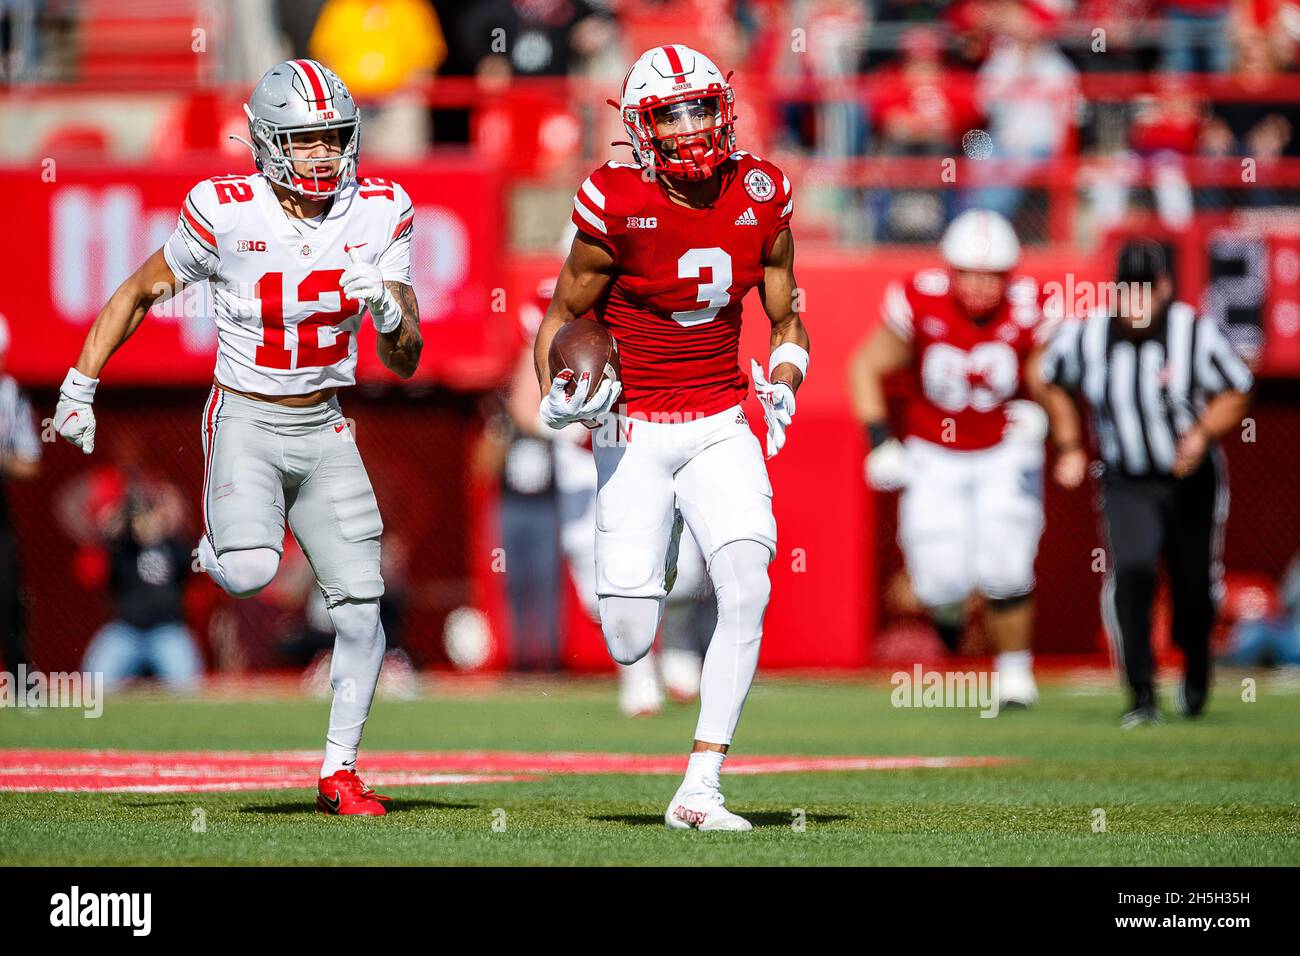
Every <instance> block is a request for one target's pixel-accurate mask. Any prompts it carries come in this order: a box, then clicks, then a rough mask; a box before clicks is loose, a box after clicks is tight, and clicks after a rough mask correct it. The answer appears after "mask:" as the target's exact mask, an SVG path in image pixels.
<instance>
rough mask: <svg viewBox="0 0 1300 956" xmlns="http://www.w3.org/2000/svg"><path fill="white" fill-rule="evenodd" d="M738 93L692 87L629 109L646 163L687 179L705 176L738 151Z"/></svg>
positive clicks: (635, 138) (630, 125) (627, 113)
mask: <svg viewBox="0 0 1300 956" xmlns="http://www.w3.org/2000/svg"><path fill="white" fill-rule="evenodd" d="M733 103H734V94H733V92H732V90H731V88H730V87H727V88H726V89H722V88H716V87H710V88H709V89H707V90H704V91H701V90H687V91H685V92H683V93H678V94H676V95H674V96H669V97H664V98H654V99H653V100H650V101H643V102H642V103H641V105H640V106H638V107H628V108H627V109H625V110H624V117H623V118H624V123H625V124H626V126H627V128H628V132H629V133H630V134H631V135H632V137H633V141H634V147H635V149H636V150H637V153H638V155H639V157H640V158H641V159H642V161H643V164H644V165H651V166H653V168H654V170H655V172H658V173H664V174H666V175H669V176H677V177H680V178H682V179H687V180H696V181H698V180H704V179H708V178H709V176H711V175H712V174H713V170H714V169H715V168H716V167H717V166H718V165H719V164H720V163H721V162H722V161H723V160H724V159H726V158H727V156H728V155H729V154H730V153H731V152H732V150H734V149H735V117H734V115H733V112H732V110H733Z"/></svg>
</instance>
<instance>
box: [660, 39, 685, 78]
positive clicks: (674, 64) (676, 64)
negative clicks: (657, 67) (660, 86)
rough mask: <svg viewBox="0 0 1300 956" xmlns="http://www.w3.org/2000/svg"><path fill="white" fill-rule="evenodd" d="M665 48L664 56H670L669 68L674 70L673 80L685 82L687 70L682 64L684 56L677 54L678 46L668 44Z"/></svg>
mask: <svg viewBox="0 0 1300 956" xmlns="http://www.w3.org/2000/svg"><path fill="white" fill-rule="evenodd" d="M663 50H664V56H666V57H668V69H670V70H672V71H673V74H674V75H673V80H674V81H675V82H677V83H685V82H686V70H685V68H683V66H682V58H681V57H680V56H678V55H677V47H675V46H666V47H664V48H663Z"/></svg>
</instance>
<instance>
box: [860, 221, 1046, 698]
mask: <svg viewBox="0 0 1300 956" xmlns="http://www.w3.org/2000/svg"><path fill="white" fill-rule="evenodd" d="M940 252H941V253H942V255H943V258H944V260H945V262H946V263H947V265H948V268H947V269H926V270H923V271H921V272H918V273H916V274H915V275H913V276H912V277H910V278H909V279H908V280H906V281H904V282H893V283H891V284H890V285H889V286H888V288H887V289H886V290H885V296H884V304H883V307H882V309H883V317H884V322H883V323H882V324H881V326H880V327H879V328H877V329H876V331H875V333H874V334H873V335H872V336H871V337H870V338H869V339H868V340H867V341H866V342H865V343H864V345H863V347H862V349H861V350H860V351H859V353H858V355H857V356H856V358H855V361H854V373H853V391H854V395H853V399H854V410H855V413H856V414H857V417H858V419H859V421H861V422H862V423H863V425H865V426H866V429H867V432H868V438H869V441H870V445H871V452H870V454H869V455H868V457H867V464H866V472H867V481H868V482H869V483H870V484H871V485H872V486H873V487H875V488H876V489H878V490H882V491H894V490H898V489H900V488H901V489H902V490H903V494H902V497H901V499H900V501H899V520H898V540H899V544H900V545H901V547H902V549H903V555H904V558H905V560H906V564H907V571H908V575H909V577H910V578H911V582H912V589H913V591H914V592H915V594H916V597H917V599H918V600H919V601H920V602H921V603H922V604H923V605H925V606H926V607H927V608H929V610H930V615H931V618H932V620H933V621H934V624H935V627H936V628H937V630H938V631H939V634H940V636H941V637H942V638H943V640H944V643H945V644H947V645H948V647H949V649H953V648H955V647H956V644H957V641H958V640H959V639H960V637H961V630H962V627H963V625H964V623H965V622H964V609H965V605H966V601H967V599H968V598H969V597H970V595H971V594H973V593H975V592H979V593H980V594H982V595H983V596H984V598H985V601H986V605H985V606H986V616H985V620H986V622H987V625H988V630H989V635H990V638H991V640H992V642H993V644H994V646H995V647H996V649H997V651H998V655H997V674H998V692H999V702H1000V703H1001V704H1003V705H1013V706H1014V705H1021V706H1029V705H1031V704H1033V703H1035V702H1036V701H1037V698H1038V690H1037V687H1036V686H1035V684H1034V677H1033V669H1032V668H1033V663H1032V658H1031V656H1030V642H1031V638H1032V634H1033V593H1034V558H1035V556H1036V555H1037V553H1038V539H1039V537H1040V536H1041V534H1042V530H1043V499H1042V495H1043V477H1042V472H1043V440H1044V438H1045V437H1046V433H1047V416H1046V414H1045V413H1044V412H1043V410H1042V408H1040V407H1039V406H1038V405H1037V404H1035V402H1032V401H1027V400H1024V398H1023V396H1025V395H1037V394H1038V393H1039V390H1040V388H1041V385H1040V383H1038V380H1037V377H1036V368H1037V360H1038V356H1039V353H1040V352H1041V351H1042V349H1043V347H1044V346H1045V345H1046V344H1047V341H1048V339H1049V338H1050V334H1051V328H1050V325H1049V323H1048V322H1047V321H1045V320H1044V318H1043V311H1042V308H1041V301H1042V300H1041V296H1040V294H1039V290H1038V286H1037V283H1036V282H1035V281H1034V280H1033V279H1031V278H1028V277H1019V278H1013V277H1012V275H1011V271H1012V269H1014V268H1015V265H1016V263H1017V261H1018V260H1019V258H1020V243H1019V241H1018V240H1017V239H1016V234H1015V230H1014V229H1012V228H1011V224H1010V223H1009V222H1007V221H1006V220H1005V219H1004V218H1003V217H1002V216H1000V215H998V214H997V213H994V212H987V211H984V210H979V209H972V210H969V211H967V212H964V213H962V214H961V215H960V216H958V217H957V218H956V219H954V220H953V222H952V224H951V225H950V226H949V227H948V229H947V230H946V231H945V233H944V236H943V240H942V242H941V244H940ZM903 369H906V370H908V371H909V373H910V374H911V377H912V384H913V388H912V393H911V394H910V396H909V400H908V404H907V415H906V432H907V442H906V445H904V444H903V443H901V442H899V441H898V439H896V438H893V437H891V436H890V432H889V426H888V422H887V419H886V406H885V394H884V389H883V387H882V384H881V380H882V378H883V377H884V376H885V375H886V374H888V373H890V372H894V371H899V370H903Z"/></svg>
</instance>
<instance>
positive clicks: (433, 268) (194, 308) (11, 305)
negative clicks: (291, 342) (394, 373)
mask: <svg viewBox="0 0 1300 956" xmlns="http://www.w3.org/2000/svg"><path fill="white" fill-rule="evenodd" d="M234 171H237V172H252V169H251V168H246V167H245V168H241V169H238V170H234ZM231 172H232V169H231V168H230V167H229V166H228V165H226V164H222V165H216V164H198V163H187V164H181V165H176V166H162V167H150V168H149V169H148V171H147V175H145V174H143V173H144V171H143V170H141V169H138V168H135V167H111V166H106V167H96V168H94V169H85V168H80V169H78V168H72V167H67V166H63V167H59V169H58V172H57V178H56V179H55V180H54V181H53V182H48V183H47V182H43V181H42V179H41V177H40V176H39V175H36V174H33V173H31V172H30V171H28V170H17V171H15V170H0V192H3V194H4V197H5V207H6V212H7V214H8V215H9V216H10V217H11V221H14V222H21V223H23V224H24V226H23V238H22V241H21V242H17V243H13V244H11V245H12V246H13V248H12V249H11V250H10V251H9V253H8V256H9V258H8V261H7V268H8V270H9V274H10V275H14V276H26V277H28V278H29V280H30V281H26V282H23V283H21V284H20V283H14V282H9V283H4V284H3V286H2V287H0V314H4V315H5V316H6V317H7V318H8V320H9V323H10V326H11V327H12V330H13V347H12V350H11V358H10V362H9V371H10V372H12V373H13V374H14V375H16V376H18V377H19V378H20V379H21V380H22V381H24V382H26V383H28V384H30V385H36V384H45V385H57V384H58V383H59V382H60V381H61V380H62V379H63V375H64V373H65V372H66V371H67V366H68V363H69V362H70V361H71V360H72V359H73V358H75V357H76V355H77V353H78V351H79V350H80V348H81V342H82V339H83V338H84V337H85V334H86V329H87V328H88V327H89V326H90V323H91V322H92V321H93V320H94V318H95V315H96V314H97V313H98V312H99V309H100V308H101V307H102V306H103V304H104V303H105V302H106V301H108V298H109V296H110V295H111V294H112V292H113V290H114V289H116V288H117V286H118V285H119V284H120V283H121V282H122V280H124V279H125V278H126V277H127V276H128V275H130V274H131V272H132V271H133V270H134V269H135V268H137V267H138V266H139V265H140V263H142V262H144V260H145V259H146V258H147V257H148V256H149V255H150V254H151V253H153V252H154V251H155V250H156V249H158V248H159V247H160V246H161V245H162V244H163V242H165V241H166V239H167V236H168V235H169V234H170V233H171V231H172V230H173V229H175V228H176V217H177V215H178V212H179V210H180V206H181V202H182V200H184V198H185V195H186V193H187V192H189V190H190V189H191V188H192V187H193V186H194V185H195V184H196V183H198V182H200V181H202V180H203V179H206V178H209V177H212V176H217V175H224V174H229V173H231ZM365 172H366V174H367V175H370V176H385V177H388V178H391V179H394V180H396V181H397V182H399V183H401V184H402V186H404V187H405V188H406V190H407V192H408V193H409V194H410V196H411V199H412V201H413V202H414V204H415V210H416V224H417V229H416V232H415V237H414V239H413V245H412V252H411V260H412V261H411V271H412V280H413V282H414V283H415V286H416V289H417V290H418V291H419V293H420V306H421V318H422V320H423V322H424V323H425V324H426V326H428V327H434V326H436V331H437V338H438V342H439V349H438V351H437V353H434V354H430V355H427V356H426V360H425V361H424V362H423V363H422V364H421V367H420V370H419V372H417V373H416V380H417V381H420V382H426V383H430V384H433V383H437V384H443V385H448V386H451V387H453V388H460V389H473V388H483V387H488V386H490V385H491V384H493V383H494V382H495V381H496V380H497V379H498V378H499V377H500V375H501V374H502V372H503V370H504V369H503V366H502V364H501V363H502V362H503V361H508V359H509V356H508V354H504V353H503V349H502V342H503V341H505V340H506V337H507V336H510V335H513V334H514V329H515V319H514V316H512V315H508V314H506V312H505V311H503V310H502V309H501V308H497V309H495V310H494V309H493V292H494V290H495V289H496V288H497V287H498V286H499V284H500V279H499V277H498V275H497V274H496V273H497V271H498V270H497V265H496V263H497V258H498V255H499V250H500V248H501V243H502V234H501V229H502V225H501V224H502V222H503V215H502V202H501V179H500V176H499V175H498V174H496V173H495V172H493V171H492V170H491V169H490V168H488V167H485V166H483V165H482V164H476V163H471V162H469V161H468V160H454V159H441V160H434V161H430V162H427V163H424V164H422V165H420V166H419V167H418V168H389V167H385V168H378V167H375V168H371V167H367V169H366V170H365ZM204 291H205V290H204V288H203V287H201V286H200V287H196V288H195V289H191V290H187V291H186V292H185V293H184V294H183V295H181V296H178V297H176V298H175V299H173V300H171V301H170V302H169V303H164V304H161V305H159V306H156V307H155V308H154V310H153V312H152V313H151V315H150V317H149V319H148V321H146V322H145V323H144V325H142V326H141V328H140V330H139V331H138V332H137V333H136V334H135V335H134V336H133V337H132V340H131V344H130V347H129V348H126V349H123V350H122V351H121V353H119V354H118V355H117V356H115V357H114V360H113V364H112V366H111V375H112V379H113V381H115V382H117V383H119V384H144V385H160V384H165V385H182V384H202V383H204V382H210V381H211V380H212V365H213V361H212V357H213V351H214V349H215V341H216V340H215V331H214V328H213V326H212V323H211V321H209V320H208V319H207V318H206V315H207V311H206V307H205V301H206V300H205V299H204V298H203V292H204ZM373 334H374V333H373V331H372V330H371V329H370V328H369V324H368V323H363V326H362V332H361V348H360V350H359V360H358V376H359V378H360V379H361V380H362V381H367V380H377V381H382V380H385V379H386V378H388V373H387V372H386V370H384V369H383V367H382V366H381V364H380V362H379V360H378V358H377V357H376V356H375V352H374V347H373V345H372V344H370V343H371V342H373Z"/></svg>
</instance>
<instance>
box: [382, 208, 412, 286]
mask: <svg viewBox="0 0 1300 956" xmlns="http://www.w3.org/2000/svg"><path fill="white" fill-rule="evenodd" d="M393 192H394V198H395V199H396V200H397V205H398V207H399V208H400V209H401V212H400V213H399V214H398V216H397V224H396V225H395V226H394V227H393V233H392V235H391V236H390V237H389V240H388V245H387V246H386V247H385V248H384V251H383V253H382V254H381V255H380V256H379V272H380V274H381V275H383V277H384V281H385V282H400V283H402V284H403V285H410V284H411V236H412V235H413V234H414V233H415V204H414V203H413V202H411V197H410V196H408V195H407V194H406V190H405V189H403V188H402V187H401V186H398V185H397V184H396V183H394V184H393Z"/></svg>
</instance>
